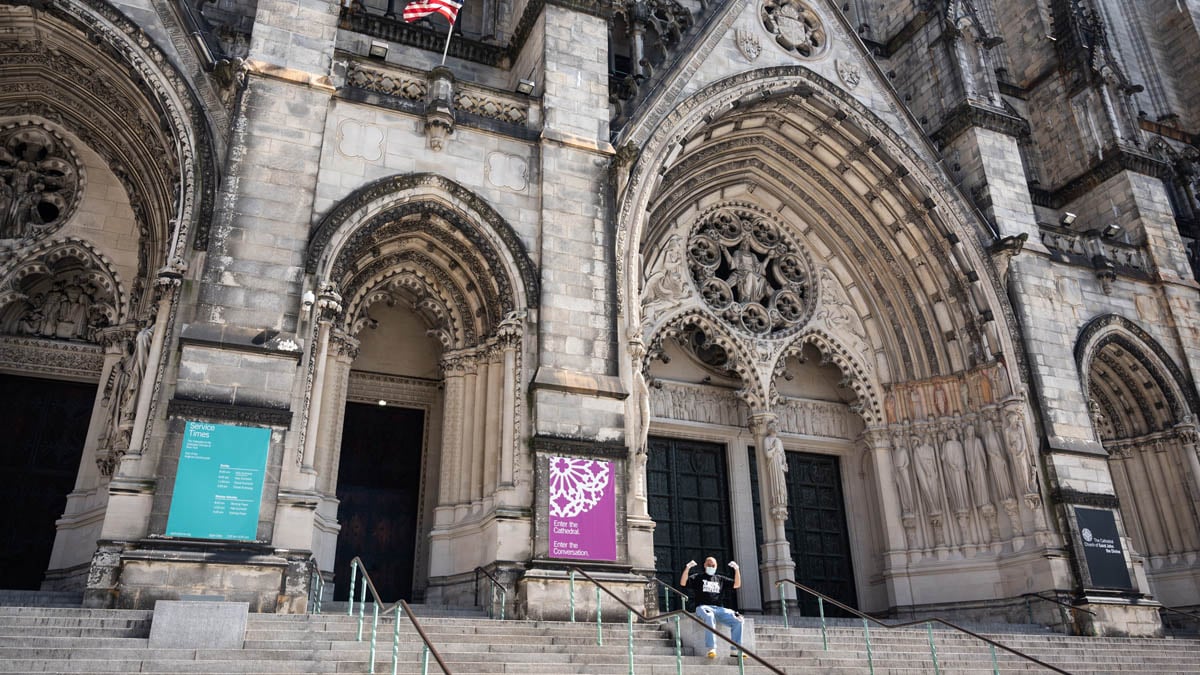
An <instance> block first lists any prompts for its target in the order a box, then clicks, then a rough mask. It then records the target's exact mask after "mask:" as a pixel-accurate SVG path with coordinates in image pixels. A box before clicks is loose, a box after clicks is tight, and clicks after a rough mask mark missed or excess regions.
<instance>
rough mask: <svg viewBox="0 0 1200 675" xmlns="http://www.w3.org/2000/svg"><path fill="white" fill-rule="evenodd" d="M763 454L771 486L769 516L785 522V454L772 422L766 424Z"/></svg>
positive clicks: (776, 429)
mask: <svg viewBox="0 0 1200 675" xmlns="http://www.w3.org/2000/svg"><path fill="white" fill-rule="evenodd" d="M763 454H764V455H766V458H767V474H768V478H769V480H770V485H771V515H772V516H774V517H775V519H776V520H787V506H788V503H787V476H786V474H787V470H788V469H787V453H786V452H785V451H784V449H783V440H782V439H780V438H779V434H778V428H777V426H776V424H775V421H774V420H771V421H770V422H767V433H766V435H765V436H763Z"/></svg>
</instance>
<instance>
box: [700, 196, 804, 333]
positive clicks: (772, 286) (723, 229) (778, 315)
mask: <svg viewBox="0 0 1200 675" xmlns="http://www.w3.org/2000/svg"><path fill="white" fill-rule="evenodd" d="M688 266H689V267H690V269H691V273H692V280H693V281H695V283H696V287H697V288H698V289H699V291H700V296H701V297H702V298H703V299H704V303H705V304H706V305H708V307H709V308H710V309H712V310H713V311H714V312H716V313H717V314H719V315H720V316H721V317H722V318H724V319H725V320H726V321H727V322H728V323H729V324H731V325H732V326H734V327H736V328H738V329H740V330H742V331H745V332H748V333H751V334H753V335H755V336H758V337H781V336H783V335H787V334H789V333H792V332H794V331H796V330H798V329H799V328H800V327H801V326H803V325H804V323H805V322H806V321H807V320H808V317H809V315H810V313H811V303H810V302H809V297H810V284H811V281H810V280H811V278H812V276H811V274H810V273H809V266H808V261H807V260H806V259H805V258H804V256H803V255H802V254H801V253H800V252H799V251H798V250H797V249H796V247H795V246H793V245H792V244H791V243H790V242H789V241H788V239H787V238H786V237H785V236H784V233H783V232H782V231H781V230H780V229H779V227H778V226H777V225H775V224H774V223H772V222H771V221H770V220H767V219H766V218H763V217H762V216H759V215H757V214H753V213H749V212H744V211H739V210H735V209H723V210H720V211H717V212H714V213H712V214H709V215H707V216H705V217H704V218H702V219H701V220H700V222H699V223H698V224H697V225H696V227H695V230H694V232H693V233H692V236H691V239H690V240H689V242H688Z"/></svg>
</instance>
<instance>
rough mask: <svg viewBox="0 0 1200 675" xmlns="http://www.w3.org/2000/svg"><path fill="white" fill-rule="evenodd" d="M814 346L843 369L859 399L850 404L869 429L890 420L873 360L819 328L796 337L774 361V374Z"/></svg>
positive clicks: (823, 360) (844, 379)
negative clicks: (790, 359)
mask: <svg viewBox="0 0 1200 675" xmlns="http://www.w3.org/2000/svg"><path fill="white" fill-rule="evenodd" d="M807 345H812V346H813V347H816V349H817V351H819V352H820V353H821V359H822V362H823V363H825V362H827V363H832V364H833V365H835V366H837V367H838V370H840V371H841V372H842V376H843V381H842V384H843V385H844V386H846V387H847V388H849V389H850V390H852V391H853V392H854V393H855V395H856V396H857V400H856V401H855V402H854V403H852V404H851V409H853V410H854V411H855V412H857V413H858V414H860V415H862V418H863V421H864V422H865V423H866V425H867V428H873V427H881V426H883V425H884V424H886V422H887V420H886V417H885V416H884V414H883V397H882V395H881V394H880V393H879V392H880V386H879V382H878V381H876V378H875V377H874V376H873V372H872V368H871V365H870V363H868V362H865V361H863V359H862V357H860V356H857V355H855V354H854V352H853V351H852V350H851V349H848V348H847V347H846V346H845V345H843V344H842V340H841V339H839V338H837V337H835V336H833V335H830V334H828V333H826V332H825V331H824V330H820V329H808V330H806V331H805V332H804V333H802V334H800V335H799V336H797V337H796V338H795V339H794V340H793V341H792V342H791V343H789V344H788V346H787V347H785V348H784V349H783V350H782V351H781V352H780V354H779V357H778V359H777V361H776V364H775V371H774V375H775V376H778V375H780V374H782V368H784V367H786V362H787V359H788V358H790V357H796V358H802V355H801V354H802V352H803V350H804V347H805V346H807ZM774 389H775V377H772V379H771V390H772V394H771V395H772V397H773V398H774V397H775V393H774Z"/></svg>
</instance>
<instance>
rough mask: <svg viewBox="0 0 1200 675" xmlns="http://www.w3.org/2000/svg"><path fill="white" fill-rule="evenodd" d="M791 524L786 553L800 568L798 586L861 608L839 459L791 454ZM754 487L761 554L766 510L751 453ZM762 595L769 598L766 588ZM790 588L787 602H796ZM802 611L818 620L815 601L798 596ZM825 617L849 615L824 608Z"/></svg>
mask: <svg viewBox="0 0 1200 675" xmlns="http://www.w3.org/2000/svg"><path fill="white" fill-rule="evenodd" d="M787 463H788V473H787V481H788V519H787V521H786V522H785V523H784V530H785V531H786V533H787V539H788V548H789V549H790V550H791V553H792V561H793V562H795V563H796V581H797V582H799V583H801V584H804V585H805V586H808V587H809V588H812V589H815V590H818V591H820V592H822V593H824V594H825V595H828V596H829V597H831V598H834V599H836V600H838V601H840V602H842V603H844V604H846V605H849V606H850V607H854V608H857V607H858V594H857V592H856V591H855V588H854V566H853V565H852V564H851V560H850V532H849V529H848V528H847V526H846V506H845V501H843V499H842V474H841V470H840V466H839V463H838V458H837V457H833V456H831V455H814V454H809V453H806V452H789V453H787ZM750 487H751V492H752V493H753V495H754V534H755V537H756V539H757V541H758V545H759V548H760V550H761V548H762V544H763V533H762V511H761V509H760V506H759V504H760V502H759V489H758V462H757V458H756V457H755V452H754V448H750ZM762 590H763V594H764V596H765V595H766V593H767V590H768V589H766V588H763V589H762ZM794 590H795V589H792V590H791V591H789V592H788V597H789V598H790V597H792V592H793V591H794ZM799 601H800V611H801V613H802V614H803V615H804V616H816V615H817V614H818V612H819V609H818V607H817V599H816V598H815V597H813V596H811V595H808V594H807V593H800V594H799ZM825 615H826V616H850V615H849V613H847V612H844V611H842V610H839V609H838V608H837V607H835V606H832V605H829V604H828V603H826V605H825Z"/></svg>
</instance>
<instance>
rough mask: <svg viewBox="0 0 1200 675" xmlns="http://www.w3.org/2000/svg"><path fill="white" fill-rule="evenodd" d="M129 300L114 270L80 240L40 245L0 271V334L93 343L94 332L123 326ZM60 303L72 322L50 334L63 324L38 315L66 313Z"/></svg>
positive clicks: (53, 317)
mask: <svg viewBox="0 0 1200 675" xmlns="http://www.w3.org/2000/svg"><path fill="white" fill-rule="evenodd" d="M57 296H61V297H57ZM129 300H130V298H129V293H128V291H127V290H126V288H125V287H124V284H123V283H122V281H121V277H120V275H119V274H118V273H117V270H116V266H115V265H113V263H112V261H111V260H109V259H108V258H107V257H106V256H105V255H104V254H103V253H101V252H100V251H99V250H98V249H97V248H96V247H95V246H93V245H92V244H91V243H90V242H87V241H85V240H83V239H78V238H75V237H67V238H62V239H56V240H52V241H44V242H41V243H39V244H36V245H35V246H34V247H32V248H30V249H28V250H26V251H24V252H22V254H21V256H20V257H19V258H14V259H13V260H11V261H9V262H8V263H6V264H5V265H3V266H0V333H7V334H25V335H37V336H42V337H49V338H55V337H60V338H67V337H69V338H73V339H83V340H88V341H95V339H96V336H95V331H96V330H98V329H101V328H105V327H108V326H116V325H120V324H122V323H124V322H126V321H127V320H129V317H130V307H129ZM66 302H70V303H71V304H72V305H77V307H75V308H74V311H73V313H75V314H77V315H78V317H72V318H71V319H70V323H71V324H72V325H71V327H70V328H69V329H68V328H66V327H65V326H64V327H63V328H62V329H61V330H56V328H57V327H58V325H59V324H60V323H62V322H65V321H66V319H64V320H63V321H62V322H60V320H59V318H58V317H55V316H44V314H45V313H47V312H51V311H54V312H58V313H60V314H61V313H64V312H66V311H67V308H65V307H64V303H66ZM51 306H52V307H51ZM35 317H36V322H35V321H34V319H35ZM79 318H83V319H85V320H86V324H85V325H78V323H79ZM67 333H70V335H68V334H67Z"/></svg>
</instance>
